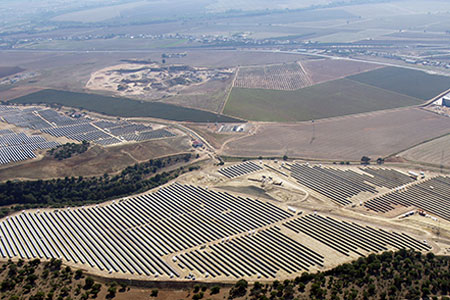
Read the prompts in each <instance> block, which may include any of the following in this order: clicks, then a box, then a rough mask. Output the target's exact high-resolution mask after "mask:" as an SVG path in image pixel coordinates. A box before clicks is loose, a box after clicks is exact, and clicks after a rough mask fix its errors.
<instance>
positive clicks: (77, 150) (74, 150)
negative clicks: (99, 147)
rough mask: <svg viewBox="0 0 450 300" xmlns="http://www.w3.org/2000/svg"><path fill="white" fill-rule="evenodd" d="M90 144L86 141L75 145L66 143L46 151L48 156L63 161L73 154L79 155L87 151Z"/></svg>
mask: <svg viewBox="0 0 450 300" xmlns="http://www.w3.org/2000/svg"><path fill="white" fill-rule="evenodd" d="M89 146H90V143H89V142H87V141H83V142H81V144H76V143H66V144H63V145H58V146H56V147H55V148H52V149H50V150H48V151H47V152H48V154H50V156H53V157H54V158H56V159H58V160H63V159H66V158H69V157H72V155H73V154H81V153H84V152H86V151H87V150H88V149H89Z"/></svg>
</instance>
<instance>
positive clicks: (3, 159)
mask: <svg viewBox="0 0 450 300" xmlns="http://www.w3.org/2000/svg"><path fill="white" fill-rule="evenodd" d="M0 121H2V122H4V123H7V124H10V125H14V126H15V127H16V128H18V129H19V130H22V129H27V130H30V131H32V132H33V133H35V135H31V136H28V135H26V134H25V133H24V132H20V133H15V132H13V131H12V130H10V129H5V130H4V132H3V131H0V164H8V163H10V162H16V161H22V160H27V159H31V158H35V157H36V154H35V151H36V150H38V149H40V150H43V149H50V148H53V147H56V146H57V145H60V144H61V143H60V142H58V141H49V140H47V139H46V138H44V137H43V136H41V134H47V135H50V136H52V137H54V138H55V139H58V138H65V139H66V140H70V141H75V142H82V141H88V142H92V143H94V144H97V145H101V146H109V145H118V144H120V143H124V142H142V141H148V140H153V139H161V138H170V137H174V136H176V135H175V134H174V133H172V132H170V131H168V130H166V129H164V128H158V129H154V128H152V127H151V126H149V125H143V124H134V123H131V122H128V121H107V120H94V119H91V118H87V117H79V118H72V117H70V116H67V115H65V114H62V113H59V112H57V111H55V110H53V109H47V108H41V107H18V106H7V105H0Z"/></svg>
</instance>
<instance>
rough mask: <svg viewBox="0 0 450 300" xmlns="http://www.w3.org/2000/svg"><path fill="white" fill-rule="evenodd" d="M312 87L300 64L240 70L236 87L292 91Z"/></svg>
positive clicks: (235, 83)
mask: <svg viewBox="0 0 450 300" xmlns="http://www.w3.org/2000/svg"><path fill="white" fill-rule="evenodd" d="M310 85H312V82H311V79H310V78H309V76H308V74H306V73H305V72H304V70H303V67H302V66H301V64H300V62H297V63H291V64H282V65H266V66H259V67H242V68H239V71H238V75H237V78H236V80H235V81H234V87H238V88H253V89H269V90H283V91H291V90H298V89H301V88H304V87H307V86H310Z"/></svg>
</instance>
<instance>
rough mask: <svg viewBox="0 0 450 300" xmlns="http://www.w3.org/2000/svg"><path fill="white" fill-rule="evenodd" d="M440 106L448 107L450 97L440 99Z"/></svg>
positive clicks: (449, 105)
mask: <svg viewBox="0 0 450 300" xmlns="http://www.w3.org/2000/svg"><path fill="white" fill-rule="evenodd" d="M442 106H445V107H450V96H445V97H444V98H442Z"/></svg>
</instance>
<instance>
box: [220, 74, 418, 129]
mask: <svg viewBox="0 0 450 300" xmlns="http://www.w3.org/2000/svg"><path fill="white" fill-rule="evenodd" d="M421 103H423V100H420V99H417V98H414V97H410V96H406V95H400V94H397V93H394V92H390V91H387V90H383V89H380V88H377V87H373V86H370V85H366V84H363V83H360V82H357V81H353V80H349V79H339V80H334V81H329V82H325V83H322V84H318V85H315V86H311V87H307V88H303V89H299V90H296V91H279V90H263V89H245V88H233V90H232V92H231V94H230V98H229V99H228V102H227V104H226V106H225V110H224V113H225V114H227V115H232V116H237V117H240V118H243V119H247V120H255V121H272V122H275V121H277V122H282V121H291V122H292V121H306V120H311V119H321V118H328V117H335V116H342V115H348V114H355V113H362V112H369V111H375V110H382V109H389V108H396V107H403V106H410V105H418V104H421Z"/></svg>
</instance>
